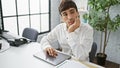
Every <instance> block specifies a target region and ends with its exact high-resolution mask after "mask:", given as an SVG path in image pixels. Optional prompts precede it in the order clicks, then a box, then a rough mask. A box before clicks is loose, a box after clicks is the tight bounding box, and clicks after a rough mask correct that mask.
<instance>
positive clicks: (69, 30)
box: [68, 17, 80, 33]
mask: <svg viewBox="0 0 120 68" xmlns="http://www.w3.org/2000/svg"><path fill="white" fill-rule="evenodd" d="M79 26H80V19H79V18H78V17H77V18H76V19H75V22H74V24H72V25H71V26H70V27H68V32H69V33H71V32H74V31H75V30H76V29H77V28H78V27H79Z"/></svg>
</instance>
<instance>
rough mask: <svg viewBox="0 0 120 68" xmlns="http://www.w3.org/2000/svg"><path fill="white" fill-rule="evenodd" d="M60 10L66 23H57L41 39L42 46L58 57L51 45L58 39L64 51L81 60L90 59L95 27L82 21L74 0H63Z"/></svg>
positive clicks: (49, 53) (51, 54)
mask: <svg viewBox="0 0 120 68" xmlns="http://www.w3.org/2000/svg"><path fill="white" fill-rule="evenodd" d="M59 12H60V15H61V18H62V20H63V22H64V23H61V24H59V25H57V26H56V27H55V28H54V29H53V30H52V31H51V32H50V33H49V34H48V35H47V36H45V37H43V39H42V40H41V47H42V49H43V50H44V51H46V52H47V53H48V55H50V56H53V57H56V56H57V53H56V50H55V49H54V48H53V47H52V46H51V45H52V44H51V43H52V42H53V41H56V40H57V41H58V42H59V44H60V46H61V48H62V52H64V53H66V54H69V55H71V56H73V57H75V58H77V59H79V60H88V56H89V52H90V50H91V46H92V43H93V29H92V27H90V26H89V24H85V23H81V21H80V19H79V12H78V10H77V6H76V4H75V3H74V2H73V1H69V0H68V1H62V2H61V4H60V6H59Z"/></svg>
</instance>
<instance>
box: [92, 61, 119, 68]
mask: <svg viewBox="0 0 120 68" xmlns="http://www.w3.org/2000/svg"><path fill="white" fill-rule="evenodd" d="M94 63H95V64H96V63H97V62H96V59H95V61H94ZM104 67H105V68H120V64H117V63H114V62H111V61H108V60H107V61H106V63H105V66H104Z"/></svg>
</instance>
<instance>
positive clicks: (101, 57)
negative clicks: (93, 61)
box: [97, 53, 107, 66]
mask: <svg viewBox="0 0 120 68" xmlns="http://www.w3.org/2000/svg"><path fill="white" fill-rule="evenodd" d="M106 58H107V55H106V54H103V53H97V64H98V65H101V66H104V65H105V62H106Z"/></svg>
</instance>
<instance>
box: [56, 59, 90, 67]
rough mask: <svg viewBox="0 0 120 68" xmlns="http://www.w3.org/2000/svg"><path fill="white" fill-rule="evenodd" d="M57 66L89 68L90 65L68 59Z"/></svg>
mask: <svg viewBox="0 0 120 68" xmlns="http://www.w3.org/2000/svg"><path fill="white" fill-rule="evenodd" d="M56 68H89V67H87V66H86V65H84V64H82V63H80V62H78V61H74V60H66V61H65V62H63V63H62V64H60V65H58V66H57V67H56Z"/></svg>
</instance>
